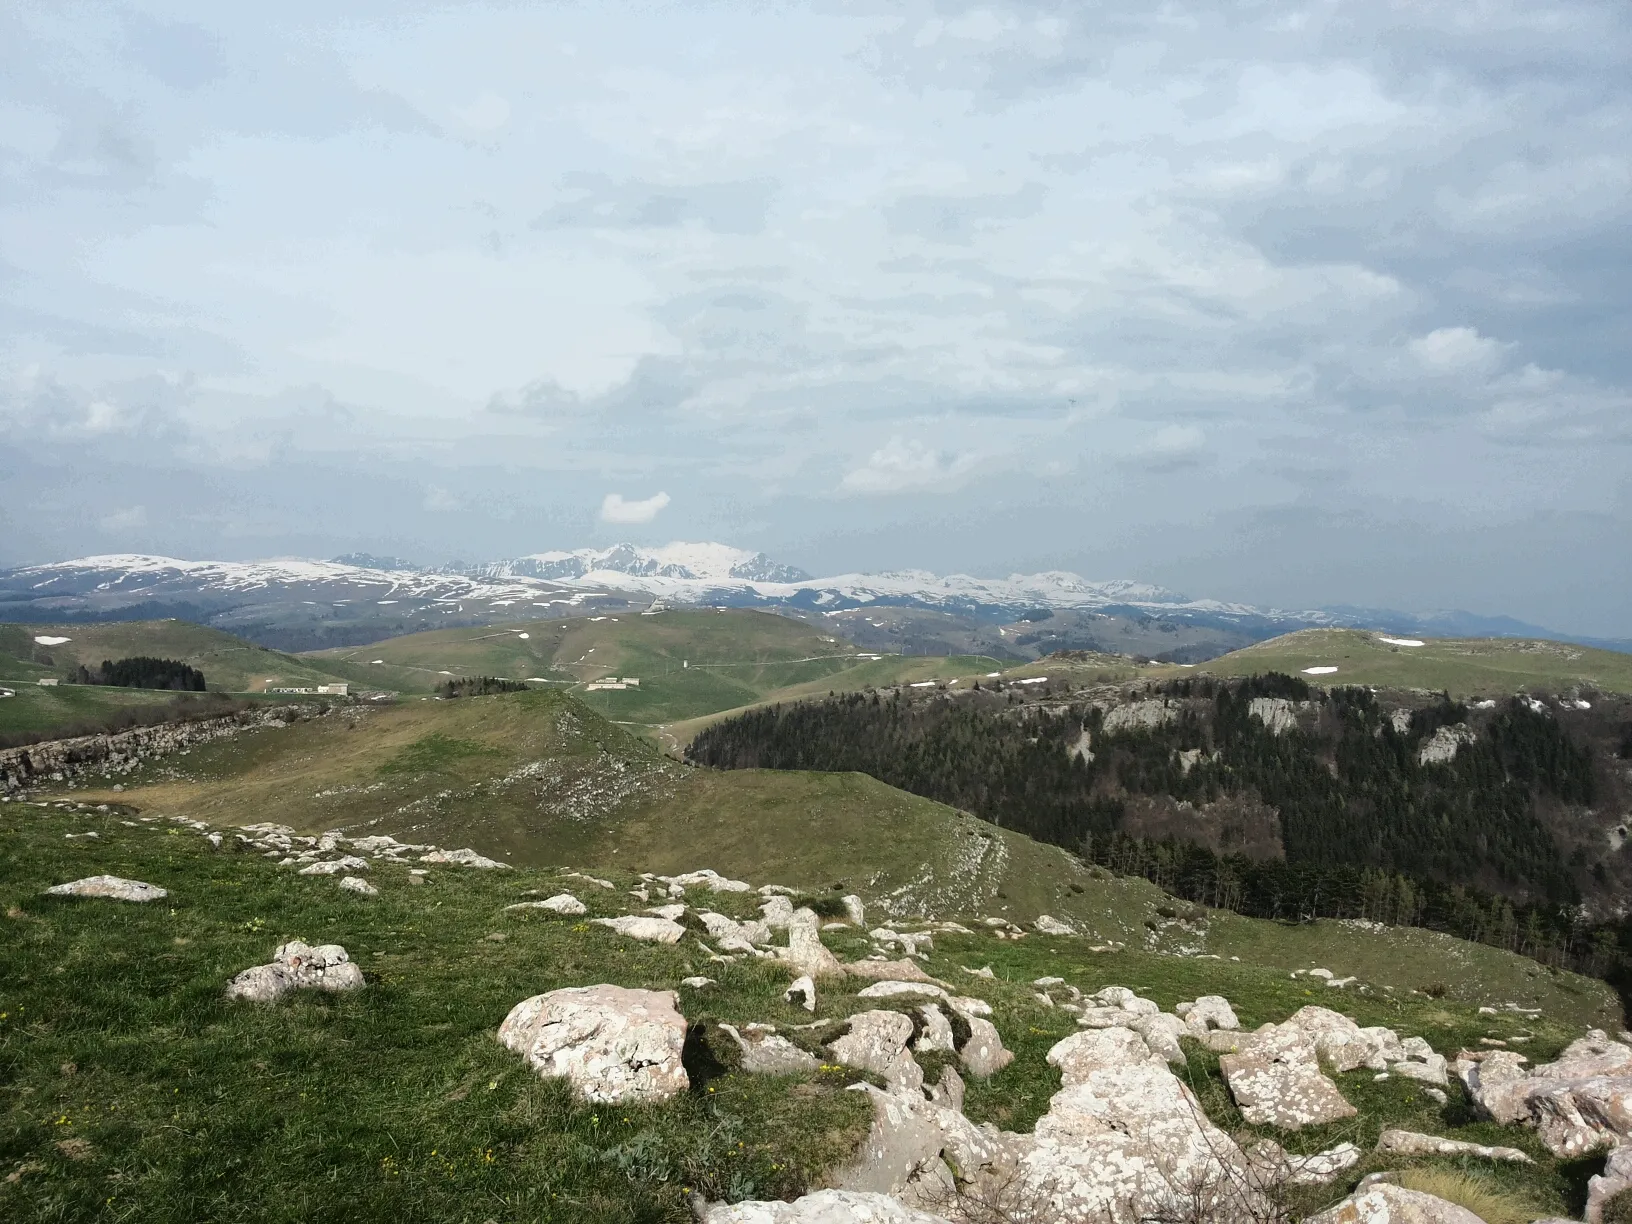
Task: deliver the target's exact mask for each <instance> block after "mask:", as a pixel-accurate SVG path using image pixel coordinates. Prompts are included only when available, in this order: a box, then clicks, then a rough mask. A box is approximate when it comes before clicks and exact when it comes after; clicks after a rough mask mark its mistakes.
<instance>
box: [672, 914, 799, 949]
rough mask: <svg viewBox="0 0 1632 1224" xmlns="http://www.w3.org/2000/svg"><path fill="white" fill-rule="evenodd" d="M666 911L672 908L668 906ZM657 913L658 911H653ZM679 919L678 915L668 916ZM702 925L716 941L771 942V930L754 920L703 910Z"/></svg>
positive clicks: (750, 943)
mask: <svg viewBox="0 0 1632 1224" xmlns="http://www.w3.org/2000/svg"><path fill="white" fill-rule="evenodd" d="M664 908H665V909H667V908H670V907H668V906H665V907H664ZM652 912H653V913H656V912H657V911H656V910H653V911H652ZM667 916H668V917H671V918H678V917H679V916H680V915H678V914H670V915H667ZM697 917H698V919H699V920H700V921H701V922H702V924H703V925H704V926H705V927H707V928H708V933H709V935H710V936H711V937H712V938H714V939H740V940H741V941H742V942H744V943H746V944H749V945H750V946H752V945H754V944H768V943H770V942H771V928H770V927H769V926H768V925H767V924H765V923H764V922H761V921H760V920H759V919H757V918H756V919H754V920H753V921H751V922H738V921H737V920H736V919H734V918H727V917H726V916H725V915H724V914H716V913H715V912H714V911H713V910H703V911H702V912H701V913H699V914H698V915H697Z"/></svg>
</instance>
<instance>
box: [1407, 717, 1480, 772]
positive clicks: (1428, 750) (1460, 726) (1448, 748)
mask: <svg viewBox="0 0 1632 1224" xmlns="http://www.w3.org/2000/svg"><path fill="white" fill-rule="evenodd" d="M1477 738H1478V737H1477V736H1475V735H1474V733H1473V728H1471V727H1469V726H1468V725H1467V724H1466V723H1457V724H1456V725H1455V726H1454V727H1438V728H1436V729H1435V731H1434V734H1433V735H1432V736H1431V737H1430V738H1429V740H1428V742H1427V743H1425V744H1423V746H1422V747H1421V749H1419V750H1418V752H1417V764H1419V765H1449V764H1450V763H1451V762H1452V761H1454V760H1456V752H1457V749H1459V748H1461V747H1462V745H1463V744H1471V743H1473V741H1474V740H1475V739H1477Z"/></svg>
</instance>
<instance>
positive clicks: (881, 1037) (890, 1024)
mask: <svg viewBox="0 0 1632 1224" xmlns="http://www.w3.org/2000/svg"><path fill="white" fill-rule="evenodd" d="M845 1024H846V1025H847V1026H848V1030H847V1031H846V1032H845V1033H844V1035H843V1036H841V1037H839V1038H837V1039H836V1040H834V1041H830V1042H828V1045H827V1048H828V1049H829V1050H831V1051H832V1052H833V1058H834V1060H835V1061H836V1062H839V1063H841V1064H842V1065H844V1066H846V1067H855V1068H856V1069H857V1070H859V1071H871V1072H873V1073H874V1074H876V1075H882V1076H883V1077H884V1080H885V1082H886V1083H887V1084H888V1085H889V1087H890V1091H891V1092H897V1093H898V1092H901V1091H910V1092H918V1091H919V1090H920V1089H922V1088H923V1086H924V1072H923V1068H921V1067H919V1065H918V1064H917V1062H916V1061H914V1059H913V1057H912V1054H911V1053H910V1052H909V1051H908V1050H907V1043H908V1042H910V1041H911V1040H912V1034H913V1023H912V1019H911V1017H909V1016H903V1015H902V1014H901V1013H900V1012H893V1011H865V1012H861V1013H859V1014H858V1015H854V1016H851V1017H850V1019H849V1020H847V1021H845Z"/></svg>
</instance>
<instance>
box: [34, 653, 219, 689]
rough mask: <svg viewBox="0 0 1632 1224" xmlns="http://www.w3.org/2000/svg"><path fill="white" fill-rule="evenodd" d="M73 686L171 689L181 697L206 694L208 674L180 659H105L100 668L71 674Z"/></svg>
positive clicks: (79, 669) (75, 670)
mask: <svg viewBox="0 0 1632 1224" xmlns="http://www.w3.org/2000/svg"><path fill="white" fill-rule="evenodd" d="M67 680H68V683H69V684H104V685H109V686H111V687H113V688H142V689H168V690H170V691H173V692H178V693H202V692H204V673H203V672H201V671H199V670H198V668H196V667H189V666H188V665H187V664H185V663H182V662H180V661H179V660H176V659H155V658H152V657H150V656H148V655H131V656H130V657H128V658H124V659H112V660H109V659H103V660H102V665H101V666H100V667H97V668H94V669H93V668H88V667H86V666H85V665H84V664H83V663H81V664H79V665H78V666H77V667H74V668H72V669H71V670H70V671H69V672H68V676H67Z"/></svg>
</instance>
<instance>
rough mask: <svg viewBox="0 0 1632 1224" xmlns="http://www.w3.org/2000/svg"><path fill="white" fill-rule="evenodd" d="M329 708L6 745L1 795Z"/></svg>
mask: <svg viewBox="0 0 1632 1224" xmlns="http://www.w3.org/2000/svg"><path fill="white" fill-rule="evenodd" d="M325 713H327V711H326V710H323V709H313V708H311V707H308V706H300V705H288V706H273V707H270V708H268V707H261V708H258V709H254V710H245V711H243V712H242V713H239V714H232V715H229V716H227V717H224V718H206V719H200V720H198V721H196V722H174V723H161V724H160V725H158V726H156V727H136V728H134V729H132V730H130V731H121V732H119V733H118V734H117V735H84V736H77V737H75V738H73V739H61V740H49V741H47V742H45V743H42V744H29V745H27V746H26V747H23V748H6V749H0V794H6V795H9V794H14V793H16V792H17V791H21V790H26V789H28V788H29V787H30V786H36V785H40V784H42V783H46V782H64V781H70V780H73V779H76V778H82V777H84V776H86V775H87V774H93V773H94V774H98V775H100V776H103V777H109V778H111V777H116V776H118V775H120V774H127V773H130V772H131V771H132V770H135V769H137V768H139V767H140V766H141V765H142V764H143V763H144V762H146V761H150V760H154V759H157V758H159V757H164V756H169V755H171V754H172V753H177V752H181V751H183V750H185V749H188V748H192V747H194V746H196V745H198V744H207V743H209V742H210V741H212V740H218V739H224V738H226V737H228V736H233V735H238V734H240V733H241V732H244V731H253V730H256V729H259V728H262V727H274V728H275V727H286V726H288V725H289V724H290V723H291V722H295V721H297V720H301V719H307V718H313V717H320V716H321V715H322V714H325Z"/></svg>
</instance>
